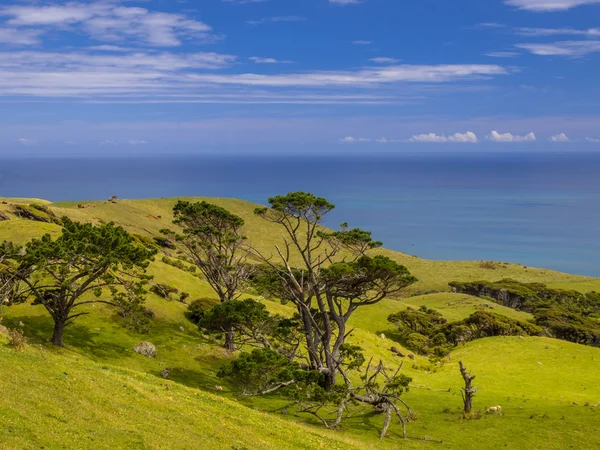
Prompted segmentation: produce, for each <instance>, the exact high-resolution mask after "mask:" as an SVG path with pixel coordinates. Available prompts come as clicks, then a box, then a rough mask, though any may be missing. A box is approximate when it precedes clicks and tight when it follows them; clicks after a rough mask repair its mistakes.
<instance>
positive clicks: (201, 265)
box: [162, 201, 250, 351]
mask: <svg viewBox="0 0 600 450" xmlns="http://www.w3.org/2000/svg"><path fill="white" fill-rule="evenodd" d="M173 214H174V216H175V220H173V223H174V224H175V225H179V226H180V227H182V228H183V232H182V233H176V232H174V231H172V230H162V232H163V233H164V234H165V235H169V236H173V237H174V238H175V239H176V240H177V242H179V243H180V244H181V245H182V247H183V250H184V252H185V254H186V255H187V256H188V257H189V258H190V259H191V260H192V261H193V263H194V264H195V265H196V266H197V267H198V269H200V271H201V272H202V274H203V275H204V277H205V278H206V281H207V282H208V284H209V285H210V286H211V287H212V288H213V289H214V291H215V292H216V293H217V295H218V297H219V300H220V301H221V302H222V303H224V302H228V301H231V300H235V299H237V298H239V296H240V295H241V293H242V291H243V288H244V286H245V284H246V281H247V280H248V276H249V274H250V270H249V269H250V266H249V265H248V264H247V263H246V261H247V254H246V253H245V252H244V251H242V245H243V244H244V242H245V240H246V237H245V236H244V235H243V233H242V228H243V226H244V220H243V219H242V218H241V217H238V216H236V215H235V214H232V213H231V212H229V211H227V210H226V209H225V208H221V207H220V206H217V205H213V204H211V203H208V202H205V201H202V202H197V203H190V202H186V201H178V202H177V204H176V205H175V207H174V208H173ZM234 338H235V336H234V332H233V330H228V331H227V332H226V333H225V348H227V350H229V351H233V350H234V348H235V344H234Z"/></svg>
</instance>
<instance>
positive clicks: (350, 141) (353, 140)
mask: <svg viewBox="0 0 600 450" xmlns="http://www.w3.org/2000/svg"><path fill="white" fill-rule="evenodd" d="M340 142H343V143H345V144H354V143H356V142H371V139H370V138H361V137H359V138H356V137H353V136H346V137H345V138H342V139H340Z"/></svg>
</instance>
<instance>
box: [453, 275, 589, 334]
mask: <svg viewBox="0 0 600 450" xmlns="http://www.w3.org/2000/svg"><path fill="white" fill-rule="evenodd" d="M450 286H451V287H452V288H453V289H455V290H457V291H459V292H464V293H469V294H472V295H478V296H487V297H491V298H493V299H494V300H495V301H497V302H499V303H501V304H503V305H505V306H509V307H511V308H515V309H519V310H524V311H528V312H531V313H533V315H534V318H535V322H536V323H537V324H538V325H540V326H542V327H544V328H545V329H546V330H547V331H548V333H549V334H550V335H552V336H555V337H557V338H559V339H565V340H568V341H571V342H576V343H580V344H585V345H593V346H600V322H598V321H597V320H595V317H598V316H600V293H597V292H588V293H585V294H583V293H581V292H578V291H572V290H570V291H569V290H562V289H550V288H548V287H547V286H546V285H544V284H541V283H520V282H518V281H515V280H510V279H506V280H502V281H499V282H495V283H490V282H485V281H479V282H473V283H458V282H452V283H450Z"/></svg>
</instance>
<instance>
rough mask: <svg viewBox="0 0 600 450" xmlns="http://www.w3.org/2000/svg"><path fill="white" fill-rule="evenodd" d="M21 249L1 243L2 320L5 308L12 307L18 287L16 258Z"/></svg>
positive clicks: (0, 289)
mask: <svg viewBox="0 0 600 450" xmlns="http://www.w3.org/2000/svg"><path fill="white" fill-rule="evenodd" d="M19 251H20V249H19V248H18V247H17V246H16V245H14V244H12V243H11V242H2V243H0V320H2V314H3V311H4V307H5V306H9V305H10V299H11V298H12V294H13V292H14V290H15V289H16V287H17V285H18V279H17V278H16V277H15V275H14V273H15V264H16V263H15V257H17V256H18V255H19Z"/></svg>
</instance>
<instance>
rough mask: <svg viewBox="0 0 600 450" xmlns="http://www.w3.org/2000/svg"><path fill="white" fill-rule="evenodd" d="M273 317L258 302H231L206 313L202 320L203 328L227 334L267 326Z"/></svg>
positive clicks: (200, 324) (219, 305)
mask: <svg viewBox="0 0 600 450" xmlns="http://www.w3.org/2000/svg"><path fill="white" fill-rule="evenodd" d="M270 318H271V315H270V314H269V312H268V311H267V309H266V307H265V305H263V304H262V303H260V302H257V301H256V300H252V299H246V300H231V301H229V302H224V303H220V304H218V305H216V306H214V307H213V308H212V309H210V310H209V311H207V312H206V314H205V315H204V317H203V318H202V319H201V320H200V322H199V324H198V325H199V326H200V327H201V328H204V329H207V330H211V331H221V332H225V331H227V330H230V329H232V328H234V329H236V330H241V329H244V328H255V327H262V326H264V325H267V323H268V322H269V321H270Z"/></svg>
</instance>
